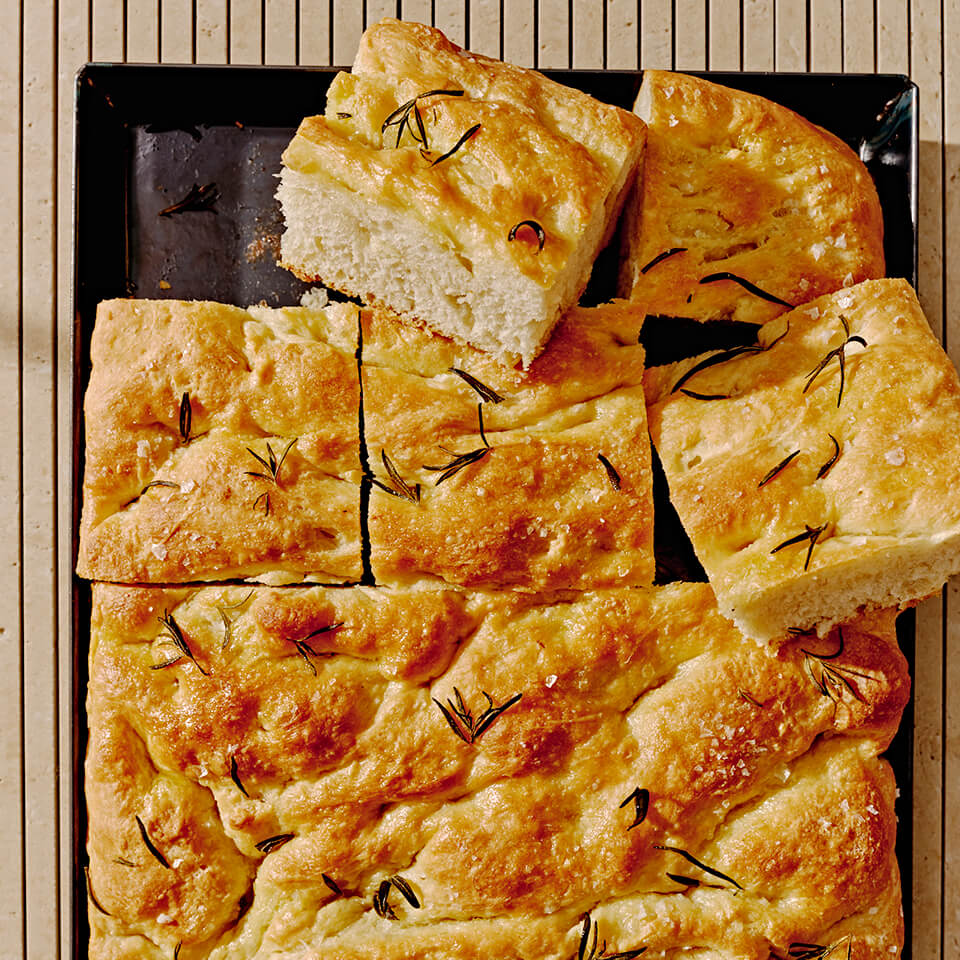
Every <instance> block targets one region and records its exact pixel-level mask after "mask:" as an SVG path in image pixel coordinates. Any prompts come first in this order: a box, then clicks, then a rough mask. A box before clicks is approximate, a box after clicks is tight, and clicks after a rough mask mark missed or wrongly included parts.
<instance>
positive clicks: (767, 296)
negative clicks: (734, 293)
mask: <svg viewBox="0 0 960 960" xmlns="http://www.w3.org/2000/svg"><path fill="white" fill-rule="evenodd" d="M721 280H732V281H733V282H734V283H739V284H740V286H741V287H743V289H744V290H746V291H747V292H748V293H752V294H753V295H754V296H755V297H760V299H761V300H766V301H768V302H769V303H776V304H779V305H780V306H781V307H789V308H790V309H791V310H792V309H793V304H792V303H788V302H787V301H786V300H781V299H780V297H777V296H774V295H773V294H772V293H768V292H767V291H766V290H763V289H761V288H760V287H758V286H757V285H756V284H755V283H751V282H750V281H749V280H745V279H744V278H743V277H739V276H737V274H735V273H730V271H729V270H724V271H722V272H721V273H711V274H710V275H709V276H706V277H701V278H700V283H717V282H719V281H721Z"/></svg>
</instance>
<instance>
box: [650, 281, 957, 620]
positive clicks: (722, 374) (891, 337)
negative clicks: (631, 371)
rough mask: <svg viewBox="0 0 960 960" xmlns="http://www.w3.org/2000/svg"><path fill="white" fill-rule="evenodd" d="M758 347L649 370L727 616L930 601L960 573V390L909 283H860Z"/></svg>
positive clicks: (693, 525) (664, 433)
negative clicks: (958, 443)
mask: <svg viewBox="0 0 960 960" xmlns="http://www.w3.org/2000/svg"><path fill="white" fill-rule="evenodd" d="M761 342H762V343H764V344H765V345H766V349H759V350H758V349H748V350H746V351H744V352H738V350H734V351H731V352H729V353H722V352H721V353H719V354H714V355H713V356H712V361H713V365H711V366H704V365H703V359H702V358H699V359H696V360H691V361H684V362H681V363H679V364H674V365H671V366H666V367H661V368H657V369H651V370H650V371H649V372H648V375H647V388H648V394H649V399H650V401H651V403H652V406H651V407H650V409H649V410H648V415H649V418H650V432H651V436H652V438H653V441H654V445H655V447H656V449H657V451H658V453H659V454H660V459H661V460H662V462H663V468H664V471H665V473H666V476H667V480H668V483H669V486H670V499H671V500H672V502H673V504H674V506H675V507H676V509H677V512H678V514H679V516H680V520H681V522H682V523H683V525H684V528H685V529H686V531H687V533H688V534H689V536H690V539H691V541H692V543H693V546H694V549H695V550H696V552H697V556H698V557H699V558H700V561H701V563H702V564H703V566H704V569H705V570H706V572H707V575H708V577H709V578H710V582H711V583H712V584H713V587H714V590H715V591H716V594H717V598H718V602H719V604H720V609H721V610H722V611H723V612H724V614H726V615H727V616H730V617H732V618H733V619H734V621H735V622H736V623H737V625H738V626H739V627H740V628H741V630H743V631H744V632H745V633H746V634H748V635H749V636H753V637H757V638H761V639H770V638H773V637H777V636H779V635H781V634H783V633H784V632H785V631H786V630H787V629H788V628H789V627H798V628H808V627H813V626H817V627H819V628H821V629H822V628H823V627H825V626H828V625H829V624H831V623H836V622H840V621H842V620H844V619H846V618H847V617H849V616H851V615H852V614H853V613H854V612H855V611H856V610H857V609H859V608H860V607H868V608H870V607H884V606H892V605H901V606H902V605H904V604H907V603H909V602H911V601H914V600H917V599H918V598H921V597H924V596H927V595H929V594H931V593H934V592H935V591H937V590H938V589H939V588H940V587H941V586H942V585H943V583H944V582H945V581H946V580H947V578H948V577H949V576H950V575H951V574H953V573H956V572H957V571H958V570H960V449H958V448H957V446H956V444H955V443H954V438H955V437H957V436H958V435H960V383H958V379H957V373H956V370H955V369H954V367H953V364H952V363H951V362H950V359H949V358H948V357H947V355H946V354H945V353H944V352H943V350H942V348H941V347H940V344H939V343H938V342H937V340H936V339H935V337H934V336H933V333H932V332H931V330H930V327H929V325H928V324H927V321H926V319H925V317H924V316H923V313H922V312H921V309H920V305H919V303H918V302H917V298H916V295H915V294H914V292H913V290H912V289H911V288H910V286H909V285H908V284H907V283H906V281H903V280H874V281H867V282H865V283H862V284H859V285H858V286H856V287H853V288H851V289H849V290H844V291H841V292H839V293H836V294H831V295H828V296H826V297H822V298H820V299H818V300H816V301H814V302H813V303H811V304H808V305H807V306H805V307H801V308H799V309H797V310H794V311H793V312H791V313H789V314H787V315H786V316H785V317H783V318H782V319H781V320H779V321H777V322H776V323H773V324H770V325H768V326H767V327H765V328H764V329H763V333H762V334H761ZM708 356H710V355H708ZM841 360H842V363H841ZM716 361H721V362H716ZM694 367H700V369H698V370H697V371H696V372H694V373H692V375H689V374H690V372H691V370H693V368H694ZM681 381H682V382H681Z"/></svg>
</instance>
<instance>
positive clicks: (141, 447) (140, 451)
mask: <svg viewBox="0 0 960 960" xmlns="http://www.w3.org/2000/svg"><path fill="white" fill-rule="evenodd" d="M137 456H138V457H149V456H150V444H149V443H147V441H146V440H138V441H137Z"/></svg>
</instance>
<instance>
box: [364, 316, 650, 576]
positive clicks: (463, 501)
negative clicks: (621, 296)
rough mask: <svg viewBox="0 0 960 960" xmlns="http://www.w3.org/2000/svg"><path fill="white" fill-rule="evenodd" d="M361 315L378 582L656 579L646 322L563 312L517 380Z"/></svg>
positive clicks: (394, 322) (393, 323)
mask: <svg viewBox="0 0 960 960" xmlns="http://www.w3.org/2000/svg"><path fill="white" fill-rule="evenodd" d="M362 316H363V368H362V370H363V397H364V427H365V437H366V445H367V457H368V462H369V464H370V467H371V470H372V472H373V474H374V480H373V483H374V487H373V489H372V491H371V494H370V506H369V514H368V516H369V530H370V544H371V566H372V569H373V573H374V575H375V577H376V579H377V582H378V583H396V582H407V581H409V580H410V579H411V578H416V577H420V576H430V577H437V578H439V579H441V580H443V581H446V582H447V583H455V584H461V585H465V586H471V587H481V586H483V587H491V588H503V589H517V590H526V591H542V590H561V589H579V590H583V589H592V588H596V587H609V586H614V585H620V584H629V585H634V586H639V585H647V584H650V583H652V582H653V577H654V556H653V487H652V477H651V466H650V442H649V437H648V434H647V421H646V410H645V405H644V396H643V369H644V351H643V347H642V346H640V345H639V344H638V342H637V335H638V333H639V329H640V327H641V325H642V323H643V316H644V314H643V311H642V309H640V308H638V307H637V306H636V305H635V304H624V303H614V304H608V305H604V306H601V307H596V308H589V309H588V308H580V307H575V308H573V309H572V310H570V311H568V313H567V314H566V315H565V316H564V318H563V320H562V321H561V323H560V325H559V326H558V328H557V331H556V333H555V334H554V336H553V337H552V338H551V340H550V343H549V344H548V346H547V348H546V349H545V350H544V351H543V353H541V354H540V356H539V357H538V358H537V359H536V361H534V363H533V364H532V365H531V367H530V369H529V370H527V371H520V370H517V369H514V368H511V367H504V366H503V365H501V364H499V363H497V362H496V361H495V360H493V359H492V358H491V357H490V356H488V355H486V354H484V353H482V352H481V351H479V350H475V349H472V348H470V347H462V346H459V345H457V344H456V343H454V342H453V341H451V340H447V339H445V338H443V337H439V336H436V335H434V334H431V333H428V332H427V331H424V330H421V329H418V328H415V327H411V326H410V325H409V324H406V323H404V322H403V321H401V320H399V319H397V318H396V317H394V316H393V315H391V314H389V313H387V312H386V311H377V310H373V311H364V312H363V315H362Z"/></svg>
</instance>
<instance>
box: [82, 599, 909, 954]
mask: <svg viewBox="0 0 960 960" xmlns="http://www.w3.org/2000/svg"><path fill="white" fill-rule="evenodd" d="M92 622H93V629H92V644H91V655H90V687H89V696H88V711H89V717H90V731H91V732H90V747H89V752H88V756H87V795H88V811H89V835H88V849H89V853H90V870H89V878H88V879H89V900H90V903H89V918H90V925H91V930H92V940H91V945H90V957H91V958H92V960H104V958H110V960H120V958H131V960H132V958H134V957H136V958H138V960H151V958H156V960H160V958H163V960H169V958H170V957H171V956H177V957H178V960H200V958H204V960H207V958H210V960H254V958H257V960H266V958H275V960H279V958H281V957H282V958H284V960H294V958H296V960H308V958H309V960H325V958H329V960H345V958H356V960H360V958H365V960H410V958H422V960H427V958H430V960H440V958H442V960H489V958H490V957H509V958H513V960H569V958H571V957H573V956H576V955H577V954H578V948H579V945H580V944H581V943H583V942H584V940H585V941H586V947H585V948H582V953H581V954H580V955H581V956H590V957H593V958H599V957H601V956H602V957H611V956H613V955H614V954H616V955H618V956H622V957H634V956H639V954H640V952H641V951H642V950H644V949H645V950H646V953H645V954H644V956H645V957H649V958H665V957H674V956H677V955H678V953H679V952H684V955H687V953H689V955H690V956H703V957H707V956H710V957H718V958H730V960H733V958H737V960H769V957H770V956H771V955H775V956H781V957H786V956H788V955H790V956H797V955H798V954H797V952H796V951H797V949H798V948H799V945H801V944H811V945H813V944H819V945H822V946H823V948H824V949H828V948H829V947H831V946H834V947H835V949H836V950H838V951H839V952H838V954H837V955H838V956H846V955H847V947H849V956H850V957H851V958H853V960H865V958H877V960H879V958H886V957H889V956H890V955H891V953H895V952H896V951H897V950H898V949H899V947H900V945H901V943H902V935H903V934H902V919H901V915H900V910H899V890H898V876H897V867H896V863H895V859H894V840H895V818H894V812H893V802H894V790H895V788H894V784H893V780H892V776H891V773H890V771H889V768H888V767H887V765H886V763H885V762H884V761H882V760H880V759H878V754H879V753H880V752H881V751H882V750H884V749H885V748H886V747H887V745H888V744H889V742H890V739H891V737H892V736H893V733H894V731H895V729H896V725H897V723H898V720H899V717H900V714H901V711H902V709H903V706H904V704H905V702H906V699H907V696H908V686H909V681H908V677H907V673H906V666H905V663H904V660H903V657H902V656H901V654H900V653H899V651H898V649H897V646H896V641H895V636H894V627H893V614H892V613H890V612H885V613H878V614H873V615H870V616H869V617H865V618H863V619H861V620H859V621H857V622H856V623H851V624H847V625H845V626H844V627H843V629H842V631H841V630H836V631H834V632H833V634H831V636H830V637H828V638H825V639H822V640H820V639H817V638H815V637H796V638H793V639H791V640H789V641H788V642H786V643H785V644H784V645H783V646H781V647H779V648H773V647H770V646H767V645H761V644H756V643H754V642H753V641H749V640H746V639H745V638H744V637H743V636H742V635H740V634H739V633H738V632H737V631H736V629H735V628H734V627H733V626H732V624H730V623H729V621H727V620H725V619H724V618H723V617H721V616H720V615H719V614H718V612H717V610H716V607H715V604H714V601H713V596H712V593H711V591H710V588H709V587H708V586H707V585H705V584H676V585H671V586H669V587H658V588H648V589H627V588H624V589H616V590H611V591H597V592H589V593H586V594H583V595H582V596H580V597H578V598H577V599H576V600H574V601H571V602H564V603H549V602H547V601H546V600H542V599H541V600H537V599H534V598H530V597H528V596H524V595H520V594H472V593H471V594H465V593H461V592H455V591H453V590H450V589H441V588H431V587H430V586H428V585H425V584H420V585H418V586H417V587H415V588H410V589H408V588H397V589H385V588H365V587H356V588H353V589H350V590H342V589H341V590H337V589H329V588H320V587H315V588H304V587H289V588H270V587H261V586H257V587H246V586H225V587H204V588H148V587H124V586H115V585H96V586H95V587H94V596H93V621H92ZM175 635H178V636H179V638H180V639H179V641H176V642H175V640H174V637H175ZM505 650H508V651H510V655H509V656H504V651H505ZM601 943H605V944H606V947H605V949H604V950H601V948H600V944H601ZM591 944H594V946H593V948H592V951H591V946H590V945H591ZM771 952H772V953H771ZM824 955H825V956H826V954H824Z"/></svg>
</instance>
